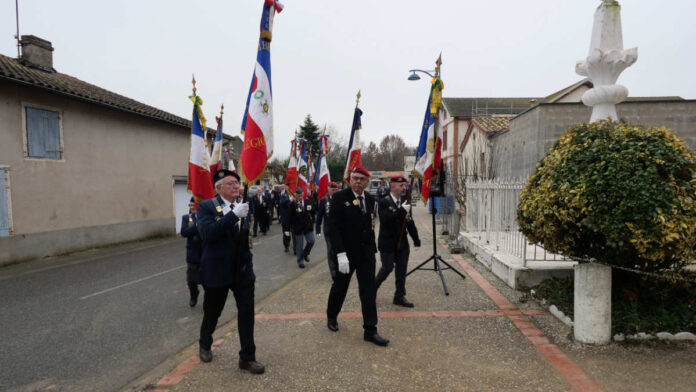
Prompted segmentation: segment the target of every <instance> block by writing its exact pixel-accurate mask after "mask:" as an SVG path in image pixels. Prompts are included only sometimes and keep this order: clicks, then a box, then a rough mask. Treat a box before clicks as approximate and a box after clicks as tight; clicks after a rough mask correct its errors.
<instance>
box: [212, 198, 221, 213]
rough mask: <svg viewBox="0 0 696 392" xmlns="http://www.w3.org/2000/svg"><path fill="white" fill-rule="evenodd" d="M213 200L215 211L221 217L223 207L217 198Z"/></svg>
mask: <svg viewBox="0 0 696 392" xmlns="http://www.w3.org/2000/svg"><path fill="white" fill-rule="evenodd" d="M211 200H213V205H214V206H215V211H216V212H217V214H218V215H219V216H222V207H220V202H219V201H218V199H217V197H213V198H212V199H211Z"/></svg>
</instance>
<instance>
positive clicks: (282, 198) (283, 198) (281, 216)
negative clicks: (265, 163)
mask: <svg viewBox="0 0 696 392" xmlns="http://www.w3.org/2000/svg"><path fill="white" fill-rule="evenodd" d="M280 188H281V189H280V195H279V196H278V220H279V221H280V224H281V229H282V230H283V248H285V252H288V250H289V248H288V247H289V246H290V239H291V238H292V249H293V251H294V249H295V238H294V237H293V236H292V228H291V227H290V201H291V199H292V197H291V196H290V193H289V192H287V191H286V190H285V185H281V186H280Z"/></svg>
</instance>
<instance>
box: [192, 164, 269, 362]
mask: <svg viewBox="0 0 696 392" xmlns="http://www.w3.org/2000/svg"><path fill="white" fill-rule="evenodd" d="M213 179H214V180H215V191H216V195H215V197H214V198H212V199H208V200H205V201H203V202H201V203H200V204H199V206H198V224H197V226H198V232H199V233H200V236H201V240H202V243H203V255H202V257H201V274H200V280H201V284H202V285H203V289H204V291H205V293H204V296H203V322H202V323H201V332H200V339H199V341H198V344H199V348H200V350H199V356H200V359H201V361H203V362H210V361H212V359H213V353H212V351H211V346H212V343H213V332H214V331H215V327H216V326H217V322H218V318H219V317H220V314H221V313H222V310H223V309H224V307H225V302H226V301H227V294H228V292H229V291H232V294H233V295H234V299H235V302H236V303H237V329H238V331H239V343H240V346H241V349H240V351H239V368H240V369H243V370H248V371H249V372H251V373H254V374H260V373H263V372H264V370H265V367H264V365H262V364H261V363H259V362H257V361H256V345H255V344H254V284H255V282H256V275H254V266H253V262H252V254H251V251H250V249H249V226H248V224H247V222H246V220H245V219H244V218H245V217H247V215H248V213H249V205H248V204H247V203H236V202H234V201H235V200H237V198H238V196H239V189H240V186H239V181H240V180H239V175H237V173H235V172H232V171H229V170H226V169H222V170H218V171H217V172H215V174H214V176H213Z"/></svg>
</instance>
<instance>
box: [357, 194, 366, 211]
mask: <svg viewBox="0 0 696 392" xmlns="http://www.w3.org/2000/svg"><path fill="white" fill-rule="evenodd" d="M358 201H360V209H361V210H362V212H363V214H364V213H365V203H363V197H362V196H358Z"/></svg>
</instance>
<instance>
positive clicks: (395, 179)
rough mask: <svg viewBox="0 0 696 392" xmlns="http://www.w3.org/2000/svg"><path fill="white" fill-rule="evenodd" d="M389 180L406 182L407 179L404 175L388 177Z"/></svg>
mask: <svg viewBox="0 0 696 392" xmlns="http://www.w3.org/2000/svg"><path fill="white" fill-rule="evenodd" d="M389 182H396V183H399V182H408V180H407V179H406V177H404V176H394V177H392V178H390V179H389Z"/></svg>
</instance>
